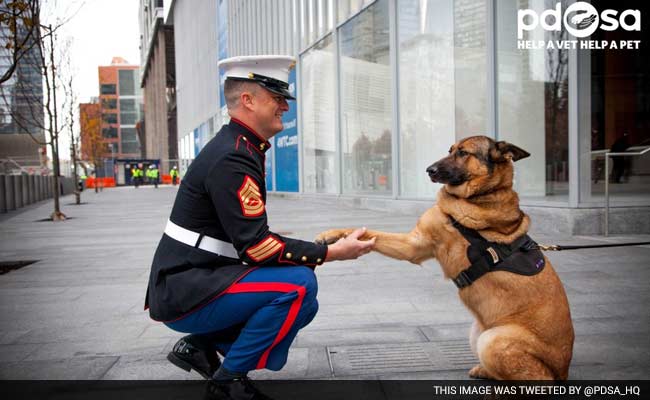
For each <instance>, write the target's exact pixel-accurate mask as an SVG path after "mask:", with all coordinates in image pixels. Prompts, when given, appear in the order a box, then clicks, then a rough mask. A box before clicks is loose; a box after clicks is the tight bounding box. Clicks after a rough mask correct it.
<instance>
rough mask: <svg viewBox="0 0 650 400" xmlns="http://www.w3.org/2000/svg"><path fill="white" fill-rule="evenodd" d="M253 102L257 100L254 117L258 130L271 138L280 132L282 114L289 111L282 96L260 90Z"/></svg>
mask: <svg viewBox="0 0 650 400" xmlns="http://www.w3.org/2000/svg"><path fill="white" fill-rule="evenodd" d="M255 100H257V107H256V109H255V115H256V116H257V120H258V124H259V129H260V130H261V131H263V132H264V133H266V134H268V135H271V136H273V135H275V134H276V133H278V132H280V131H282V129H283V126H282V114H284V113H285V112H286V111H289V104H288V103H287V100H286V99H285V98H284V96H280V95H279V94H275V93H273V92H270V91H268V90H266V89H264V88H261V90H258V91H257V93H256V94H255Z"/></svg>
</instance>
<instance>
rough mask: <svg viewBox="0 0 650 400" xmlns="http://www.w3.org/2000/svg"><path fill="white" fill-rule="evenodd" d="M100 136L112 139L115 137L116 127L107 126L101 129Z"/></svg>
mask: <svg viewBox="0 0 650 400" xmlns="http://www.w3.org/2000/svg"><path fill="white" fill-rule="evenodd" d="M102 136H103V137H104V138H106V139H113V138H116V137H117V128H115V127H109V128H103V129H102Z"/></svg>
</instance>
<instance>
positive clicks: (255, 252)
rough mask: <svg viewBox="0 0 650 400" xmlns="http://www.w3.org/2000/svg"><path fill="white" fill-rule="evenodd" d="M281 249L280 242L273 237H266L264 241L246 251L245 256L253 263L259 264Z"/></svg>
mask: <svg viewBox="0 0 650 400" xmlns="http://www.w3.org/2000/svg"><path fill="white" fill-rule="evenodd" d="M282 247H283V246H282V242H280V241H279V240H278V239H276V238H274V237H273V236H268V237H267V238H266V239H264V240H262V241H261V242H259V243H258V244H256V245H255V246H253V247H250V248H249V249H248V250H246V254H248V256H249V257H250V258H251V259H252V260H253V261H256V262H259V261H262V260H265V259H267V258H269V257H271V256H272V255H274V254H276V253H277V252H278V251H279V250H281V249H282Z"/></svg>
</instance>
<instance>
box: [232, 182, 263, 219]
mask: <svg viewBox="0 0 650 400" xmlns="http://www.w3.org/2000/svg"><path fill="white" fill-rule="evenodd" d="M237 194H238V196H239V203H240V204H241V209H242V213H244V216H245V217H257V216H260V215H262V214H263V213H264V201H263V200H262V194H261V192H260V187H259V186H258V185H257V183H255V181H254V180H253V178H251V177H250V176H248V175H246V177H245V178H244V183H243V184H242V186H241V187H240V188H239V191H238V192H237Z"/></svg>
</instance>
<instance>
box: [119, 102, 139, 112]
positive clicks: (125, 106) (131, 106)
mask: <svg viewBox="0 0 650 400" xmlns="http://www.w3.org/2000/svg"><path fill="white" fill-rule="evenodd" d="M135 111H136V109H135V99H120V112H135Z"/></svg>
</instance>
